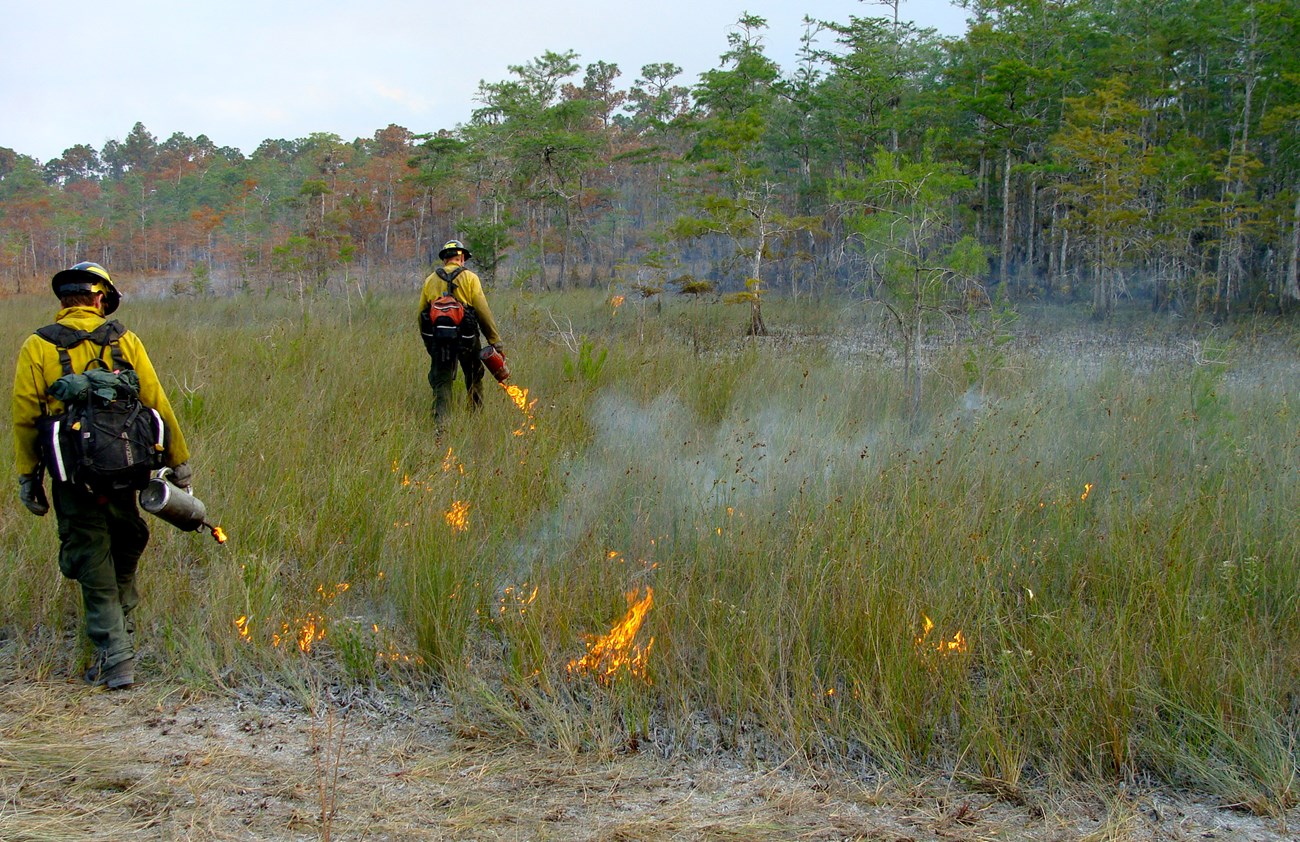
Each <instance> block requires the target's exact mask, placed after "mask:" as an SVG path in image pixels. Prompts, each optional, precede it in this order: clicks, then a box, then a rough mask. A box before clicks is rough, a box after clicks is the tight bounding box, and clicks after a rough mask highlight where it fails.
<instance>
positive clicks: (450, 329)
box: [420, 266, 478, 356]
mask: <svg viewBox="0 0 1300 842" xmlns="http://www.w3.org/2000/svg"><path fill="white" fill-rule="evenodd" d="M463 271H465V267H463V266H457V267H456V268H455V269H453V270H451V272H447V271H446V270H445V269H443V268H439V269H438V270H437V271H436V272H435V274H437V276H438V277H439V278H442V279H443V280H444V281H446V283H447V292H446V293H445V294H443V295H440V296H438V297H437V298H435V299H434V300H433V301H432V302H430V304H429V309H428V310H425V311H423V312H421V313H420V338H421V339H423V340H424V348H425V350H426V351H428V352H429V354H430V356H444V355H447V354H453V353H456V352H458V351H460V350H463V349H465V348H468V347H469V346H470V345H472V343H473V342H474V339H475V338H476V337H477V336H478V315H477V314H476V313H475V312H474V308H473V307H470V306H469V305H466V304H462V303H461V302H460V300H459V299H458V298H456V278H457V277H458V276H459V275H460V273H461V272H463Z"/></svg>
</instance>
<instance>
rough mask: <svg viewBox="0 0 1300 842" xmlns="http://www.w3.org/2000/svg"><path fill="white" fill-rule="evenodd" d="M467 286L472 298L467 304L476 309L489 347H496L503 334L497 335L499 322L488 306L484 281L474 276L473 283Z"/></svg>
mask: <svg viewBox="0 0 1300 842" xmlns="http://www.w3.org/2000/svg"><path fill="white" fill-rule="evenodd" d="M467 286H468V287H470V288H469V289H467V290H466V293H468V295H469V298H470V300H469V301H468V302H467V303H468V304H469V305H470V306H472V307H473V308H474V313H475V315H477V316H478V324H479V327H480V328H482V330H483V338H484V339H486V340H487V341H488V344H489V345H495V344H497V343H498V342H500V341H501V334H499V333H497V321H496V319H495V318H494V317H493V315H492V308H491V307H489V306H488V301H487V295H486V294H485V293H484V292H483V281H482V279H480V278H479V276H478V275H473V283H471V284H467Z"/></svg>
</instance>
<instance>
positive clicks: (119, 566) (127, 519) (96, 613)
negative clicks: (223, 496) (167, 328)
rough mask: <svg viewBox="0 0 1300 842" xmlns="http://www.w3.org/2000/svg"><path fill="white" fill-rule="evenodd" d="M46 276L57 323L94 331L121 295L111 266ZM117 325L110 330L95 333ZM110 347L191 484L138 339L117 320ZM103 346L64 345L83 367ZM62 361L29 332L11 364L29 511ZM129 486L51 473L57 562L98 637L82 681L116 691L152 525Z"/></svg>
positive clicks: (180, 479)
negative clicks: (77, 590) (135, 381)
mask: <svg viewBox="0 0 1300 842" xmlns="http://www.w3.org/2000/svg"><path fill="white" fill-rule="evenodd" d="M50 285H51V287H52V288H53V290H54V294H55V295H57V296H58V298H59V302H60V306H61V309H60V310H59V312H58V315H57V316H56V317H55V318H56V324H57V325H60V326H63V327H66V328H70V329H72V330H74V331H85V332H86V333H90V332H92V331H95V330H96V329H98V328H100V327H101V326H103V325H105V324H106V319H105V317H106V316H108V315H111V314H112V313H113V311H114V310H116V309H117V306H118V304H119V303H120V302H121V299H122V296H121V293H119V292H118V291H117V288H116V287H114V286H113V281H112V279H110V278H109V275H108V272H107V271H106V270H105V269H104V268H103V267H102V266H100V265H99V264H97V263H89V262H85V263H78V264H77V265H75V266H73V267H72V268H70V269H65V270H64V271H62V272H59V273H57V274H56V275H55V276H54V277H53V279H52V280H51V284H50ZM115 333H117V331H116V330H110V331H109V332H108V333H103V332H101V333H100V334H97V335H96V336H97V337H103V336H106V335H110V334H115ZM112 350H113V353H114V354H120V355H121V358H122V359H123V360H124V361H125V362H126V363H127V364H129V365H130V367H131V368H134V369H135V371H136V374H137V376H138V377H139V380H140V400H141V402H142V403H143V404H144V405H145V406H147V407H150V408H152V409H153V410H155V411H156V412H157V413H158V415H159V416H161V418H162V420H163V423H164V424H165V426H166V428H167V436H166V450H165V452H164V459H165V462H166V464H167V466H168V467H170V468H172V471H173V473H172V477H171V479H172V481H173V482H175V483H176V484H177V485H179V486H181V487H184V488H188V487H189V485H190V482H191V471H190V468H189V464H188V462H189V450H188V448H187V447H186V445H185V437H184V436H183V435H182V434H181V429H180V426H179V425H178V424H177V423H176V415H175V413H174V412H173V411H172V407H171V404H170V402H168V400H167V395H166V394H165V393H164V391H163V388H162V384H161V383H159V381H158V375H157V373H155V371H154V368H153V363H151V362H150V361H149V355H148V354H147V353H146V352H145V348H144V344H143V343H141V341H140V339H139V337H137V336H136V335H135V334H134V333H132V332H130V331H128V330H124V329H123V331H122V332H121V333H120V336H118V338H117V347H116V348H115V349H112ZM109 352H110V349H109V348H107V347H103V346H100V345H97V344H96V343H95V341H94V340H93V338H87V339H85V340H83V341H81V342H80V343H78V344H75V345H72V346H71V347H68V348H66V351H65V353H66V355H67V358H68V361H69V362H70V363H71V367H72V369H73V371H74V372H76V373H80V372H83V371H85V370H86V366H87V365H88V364H90V362H91V359H92V358H98V359H101V360H109V361H110V362H111V361H113V360H111V359H110V353H109ZM63 363H64V360H63V359H61V354H60V350H59V348H58V346H56V345H55V344H54V343H52V342H50V341H48V340H47V339H45V338H43V337H41V336H38V335H36V334H32V335H31V336H29V337H27V341H26V342H24V343H23V347H22V350H21V351H19V354H18V365H17V369H16V370H15V373H14V391H13V425H14V463H15V465H16V467H17V469H18V474H19V478H18V489H19V497H20V499H21V500H22V503H23V505H24V506H26V507H27V509H28V510H29V511H31V513H32V514H34V515H44V514H45V513H46V512H48V511H49V508H50V501H49V498H47V497H46V496H45V486H44V472H45V468H46V467H47V466H46V465H44V464H43V460H42V456H41V452H40V448H39V446H38V438H39V436H40V434H41V424H42V419H43V418H48V417H51V416H55V415H57V414H58V413H59V412H60V411H62V409H63V405H62V404H61V403H60V402H59V401H58V400H57V399H55V398H53V397H51V396H49V395H48V394H47V390H48V389H49V387H50V385H51V384H52V383H54V381H56V380H58V379H59V378H60V377H61V376H63V374H64V373H65V371H64V366H63ZM135 493H136V492H135V490H134V489H120V490H107V491H106V490H102V489H101V490H92V489H91V488H89V487H87V486H84V485H80V484H78V483H76V482H72V481H64V482H60V481H57V477H56V476H51V496H52V497H53V502H54V513H55V516H56V518H57V520H58V528H59V570H60V571H61V572H62V573H63V575H64V576H66V577H68V578H69V579H75V580H76V581H77V582H78V583H80V585H81V594H82V601H83V603H84V605H85V611H86V636H87V637H89V638H90V641H91V643H93V644H94V646H95V659H94V661H93V663H92V664H91V667H90V669H89V670H88V671H87V672H86V680H87V681H89V682H91V683H92V684H97V685H106V686H107V687H109V688H110V689H114V690H116V689H120V688H124V687H129V686H131V684H132V683H134V681H135V648H134V643H133V639H132V638H133V634H132V632H133V630H134V623H133V621H132V618H131V612H132V610H133V609H134V608H135V607H136V605H137V603H138V602H139V594H138V592H137V589H136V584H135V578H136V567H137V566H138V564H139V560H140V556H141V555H142V554H143V553H144V548H145V545H146V544H147V543H148V541H149V528H148V526H147V525H146V524H145V522H144V519H143V518H141V517H140V513H139V510H138V509H137V508H136V499H135Z"/></svg>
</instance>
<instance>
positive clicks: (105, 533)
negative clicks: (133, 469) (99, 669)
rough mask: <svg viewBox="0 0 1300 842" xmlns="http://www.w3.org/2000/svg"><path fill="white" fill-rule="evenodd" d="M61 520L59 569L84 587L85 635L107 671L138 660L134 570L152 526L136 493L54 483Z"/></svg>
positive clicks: (136, 600)
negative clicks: (98, 491) (133, 615)
mask: <svg viewBox="0 0 1300 842" xmlns="http://www.w3.org/2000/svg"><path fill="white" fill-rule="evenodd" d="M52 491H53V495H52V496H53V500H54V513H55V515H57V516H58V521H59V570H60V571H61V572H62V573H63V575H64V576H66V577H68V578H69V579H75V580H77V582H78V583H79V584H80V585H81V600H82V603H83V604H84V605H85V607H86V636H87V637H89V638H90V642H91V643H93V644H94V645H95V654H96V656H97V657H98V658H99V659H100V663H101V664H102V666H103V667H104V668H108V667H111V666H113V665H114V664H116V663H118V662H119V661H125V660H126V659H128V658H133V657H135V649H134V647H133V646H132V642H131V635H130V634H129V633H128V631H127V629H128V628H129V626H130V622H131V621H130V614H131V611H132V610H134V609H135V607H136V604H137V603H138V602H139V601H140V595H139V593H138V592H137V591H136V587H135V571H136V567H137V566H138V565H139V563H140V556H141V555H143V554H144V548H145V546H146V545H147V544H148V543H149V527H148V526H146V525H145V522H144V519H143V518H141V517H140V512H139V510H138V509H136V507H135V492H133V491H120V492H113V493H111V494H94V493H92V492H90V491H87V490H86V489H85V488H82V487H80V486H77V485H73V484H72V483H65V482H56V483H54V484H53V489H52Z"/></svg>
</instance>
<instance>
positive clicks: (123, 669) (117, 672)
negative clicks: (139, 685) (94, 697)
mask: <svg viewBox="0 0 1300 842" xmlns="http://www.w3.org/2000/svg"><path fill="white" fill-rule="evenodd" d="M86 681H87V682H88V683H90V684H93V685H95V686H96V687H98V686H100V685H103V686H105V687H107V688H108V689H109V690H124V689H126V688H127V687H130V686H131V685H132V684H134V683H135V658H127V659H126V660H125V661H118V662H117V663H116V664H113V666H111V667H109V668H108V669H104V666H103V663H102V662H96V663H95V664H93V665H91V667H90V669H88V670H86Z"/></svg>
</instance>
